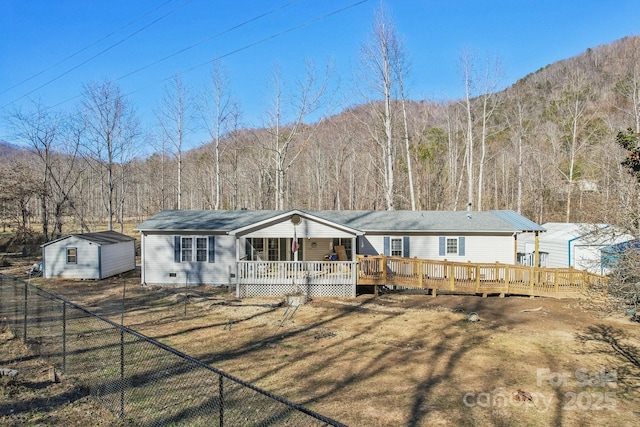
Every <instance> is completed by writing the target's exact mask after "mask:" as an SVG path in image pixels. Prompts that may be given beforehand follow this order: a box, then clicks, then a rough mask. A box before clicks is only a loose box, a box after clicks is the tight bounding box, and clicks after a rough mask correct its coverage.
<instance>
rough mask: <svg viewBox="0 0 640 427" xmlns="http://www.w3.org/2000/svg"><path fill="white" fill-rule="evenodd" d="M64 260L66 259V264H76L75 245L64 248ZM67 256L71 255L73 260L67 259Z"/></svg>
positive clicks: (76, 252) (76, 250)
mask: <svg viewBox="0 0 640 427" xmlns="http://www.w3.org/2000/svg"><path fill="white" fill-rule="evenodd" d="M71 251H73V255H71V254H70V252H71ZM66 254H67V256H66V260H67V264H77V263H78V248H75V247H73V248H72V247H69V248H66ZM69 257H73V261H69Z"/></svg>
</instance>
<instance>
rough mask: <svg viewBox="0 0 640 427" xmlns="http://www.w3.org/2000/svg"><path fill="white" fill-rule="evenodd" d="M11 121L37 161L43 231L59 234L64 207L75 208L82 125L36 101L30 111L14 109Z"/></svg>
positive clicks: (53, 236)
mask: <svg viewBox="0 0 640 427" xmlns="http://www.w3.org/2000/svg"><path fill="white" fill-rule="evenodd" d="M10 122H11V125H12V127H13V130H14V133H15V137H16V138H18V139H20V140H23V141H25V142H26V143H27V144H28V145H29V146H30V147H31V149H32V150H33V152H34V153H35V154H36V155H37V157H38V159H39V161H40V170H41V172H40V173H41V177H42V178H41V185H40V189H41V193H40V195H39V197H40V210H41V215H42V233H43V235H44V236H45V237H46V238H47V239H53V238H55V237H59V236H60V235H61V234H62V226H63V217H64V216H65V214H67V213H68V212H67V210H68V209H73V210H75V205H74V202H73V198H72V192H73V189H74V188H75V186H76V185H77V183H78V180H79V178H80V174H81V172H82V170H81V168H79V166H78V162H77V160H78V158H79V147H80V135H81V134H82V132H83V128H82V126H81V125H80V124H78V123H75V122H74V121H73V120H72V119H71V118H70V117H63V116H62V115H61V114H58V113H56V112H53V111H51V110H50V109H46V108H44V107H42V105H40V104H38V103H34V108H33V110H31V111H29V112H22V111H16V112H15V113H14V114H13V115H12V116H11V118H10ZM80 219H81V220H82V216H80ZM49 226H52V227H51V228H49Z"/></svg>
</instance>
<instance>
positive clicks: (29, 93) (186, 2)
mask: <svg viewBox="0 0 640 427" xmlns="http://www.w3.org/2000/svg"><path fill="white" fill-rule="evenodd" d="M190 2H191V0H187V1H185V2H184V3H182V4H181V5H179V6H177V7H175V8H174V9H172V10H170V11H169V12H167V13H165V14H164V15H162V16H160V17H159V18H156V19H155V20H153V21H151V22H150V23H149V24H147V25H145V26H143V27H142V28H139V29H138V30H136V31H134V32H133V33H131V34H129V35H128V36H127V37H125V38H123V39H120V40H119V41H117V42H116V43H114V44H112V45H111V46H109V47H107V48H105V49H103V50H101V51H100V52H98V53H96V54H95V55H93V56H92V57H90V58H88V59H86V60H85V61H82V62H81V63H79V64H78V65H76V66H75V67H72V68H70V69H68V70H67V71H65V72H63V73H62V74H60V75H58V76H57V77H54V78H53V79H51V80H49V81H47V82H46V83H43V84H41V85H40V86H38V87H36V88H35V89H33V90H31V91H29V92H27V93H25V94H24V95H22V96H20V97H19V98H16V99H14V100H13V101H11V102H9V103H8V104H6V105H4V106H3V107H2V108H6V107H8V106H9V105H11V104H13V103H15V102H17V101H19V100H21V99H23V98H26V97H27V96H29V95H31V94H32V93H34V92H36V91H38V90H40V89H42V88H44V87H45V86H48V85H50V84H51V83H53V82H55V81H56V80H59V79H61V78H62V77H64V76H66V75H67V74H69V73H71V72H72V71H74V70H77V69H78V68H80V67H82V66H83V65H85V64H86V63H88V62H90V61H93V60H94V59H96V58H97V57H99V56H101V55H103V54H104V53H106V52H108V51H110V50H111V49H113V48H115V47H116V46H119V45H121V44H122V43H124V42H125V41H127V40H129V39H131V38H132V37H133V36H135V35H136V34H139V33H141V32H142V31H144V30H146V29H147V28H149V27H151V26H152V25H154V24H156V23H158V22H159V21H161V20H163V19H164V18H166V17H167V16H169V15H171V14H173V13H175V12H176V11H177V10H179V9H181V8H183V7H184V6H186V5H187V4H188V3H190Z"/></svg>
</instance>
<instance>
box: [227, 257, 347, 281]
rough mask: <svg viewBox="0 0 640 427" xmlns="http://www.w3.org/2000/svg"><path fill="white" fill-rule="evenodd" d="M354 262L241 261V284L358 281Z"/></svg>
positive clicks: (239, 267) (239, 270) (239, 264)
mask: <svg viewBox="0 0 640 427" xmlns="http://www.w3.org/2000/svg"><path fill="white" fill-rule="evenodd" d="M355 267H356V263H355V262H345V261H240V262H238V283H239V284H241V285H245V284H246V285H281V284H294V285H298V284H299V285H344V284H350V283H355V279H356V277H355V271H356V268H355Z"/></svg>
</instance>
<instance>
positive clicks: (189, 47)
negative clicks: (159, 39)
mask: <svg viewBox="0 0 640 427" xmlns="http://www.w3.org/2000/svg"><path fill="white" fill-rule="evenodd" d="M298 1H299V0H294V1H292V2H289V3H287V4H284V5H282V6H280V7H278V8H275V9H272V10H270V11H268V12H265V13H263V14H261V15H258V16H255V17H253V18H251V19H248V20H246V21H244V22H242V23H240V24H238V25H234V26H233V27H230V28H228V29H226V30H224V31H222V32H220V33H217V34H214V35H212V36H210V37H207V38H205V39H202V40H200V41H198V42H196V43H193V44H191V45H189V46H187V47H185V48H183V49H180V50H178V51H176V52H174V53H172V54H170V55H167V56H165V57H163V58H160V59H158V60H156V61H154V62H152V63H150V64H147V65H144V66H142V67H140V68H138V69H136V70H133V71H131V72H129V73H127V74H124V75H122V76H120V77H118V78H117V79H116V81H119V80H122V79H124V78H127V77H129V76H132V75H133V74H136V73H138V72H140V71H142V70H146V69H147V68H151V67H153V66H154V65H157V64H159V63H161V62H164V61H166V60H167V59H169V58H173V57H174V56H177V55H179V54H181V53H184V52H186V51H188V50H190V49H193V48H194V47H196V46H200V45H201V44H204V43H206V42H208V41H211V40H213V39H215V38H218V37H220V36H223V35H225V34H227V33H230V32H232V31H234V30H237V29H239V28H241V27H244V26H245V25H248V24H250V23H252V22H254V21H257V20H259V19H262V18H264V17H266V16H269V15H272V14H274V13H276V12H279V11H280V10H282V9H285V8H287V7H289V6H291V5H292V4H294V3H297V2H298Z"/></svg>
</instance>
